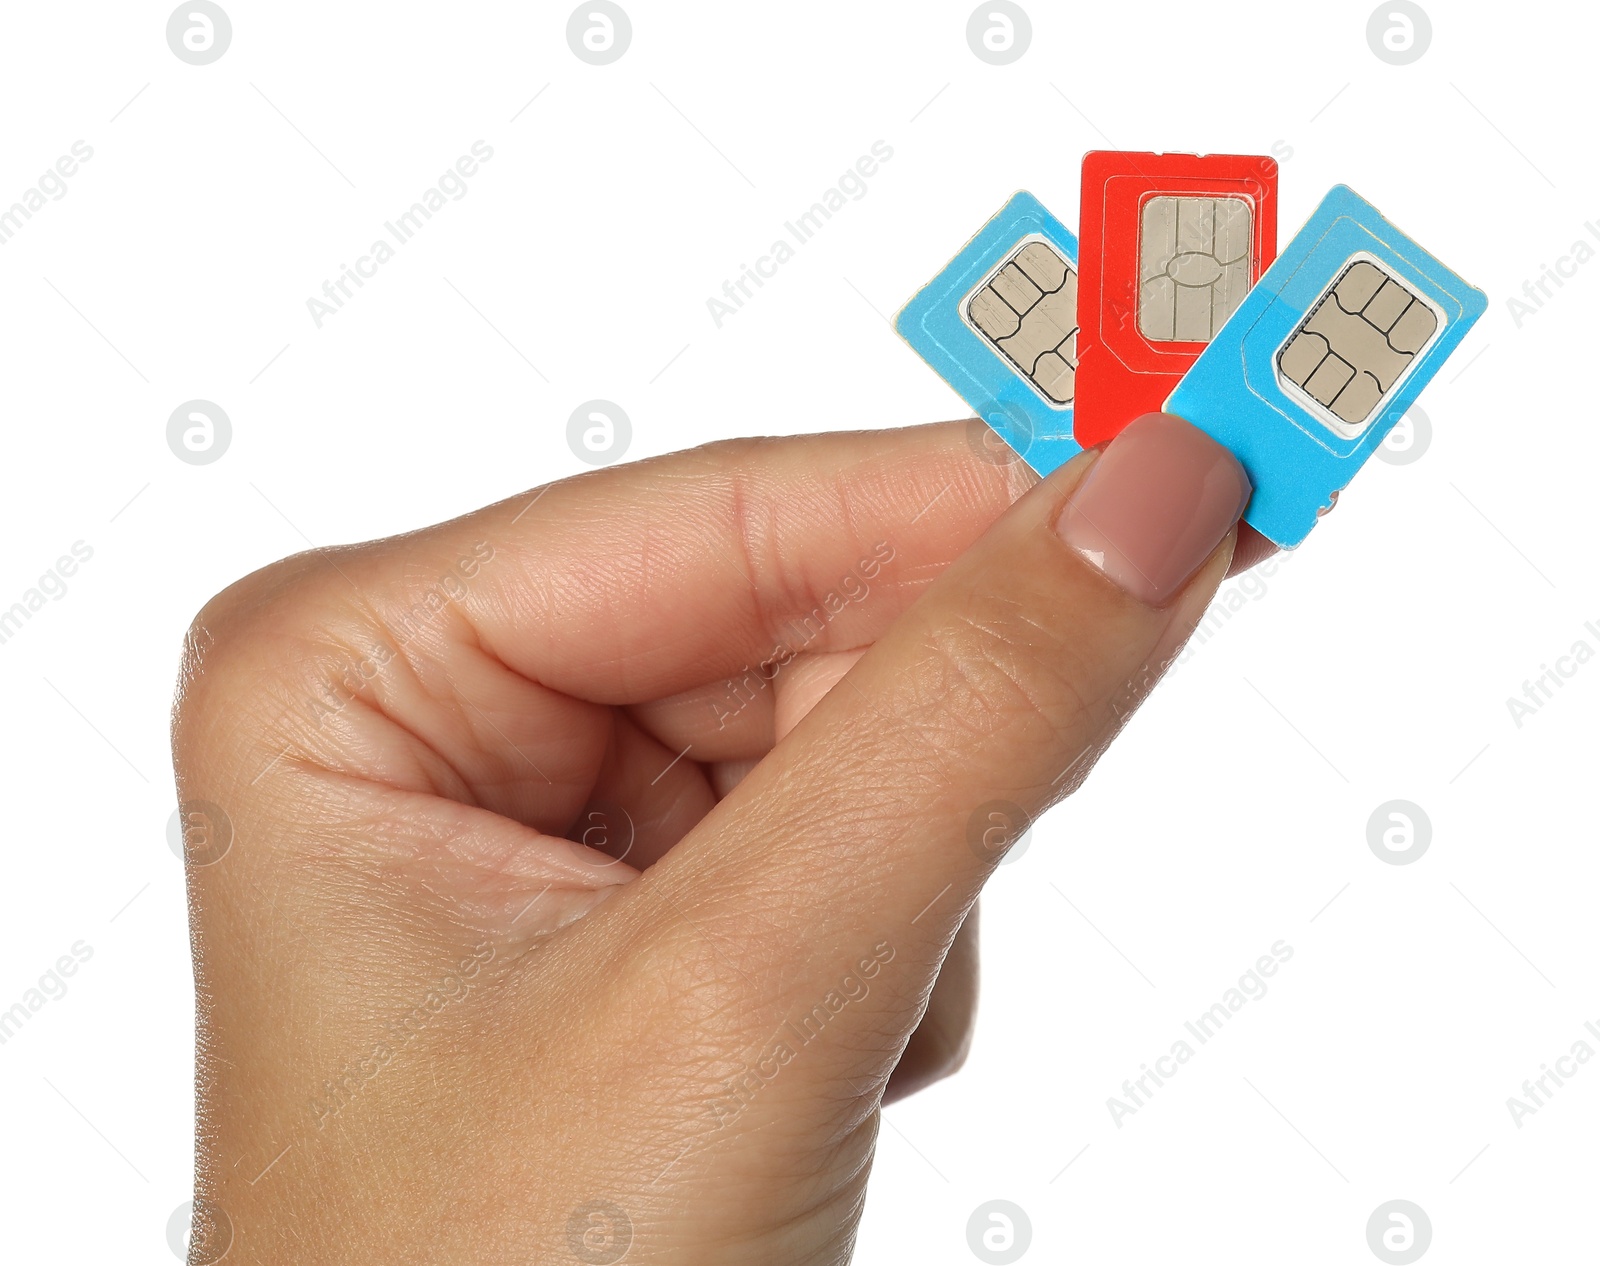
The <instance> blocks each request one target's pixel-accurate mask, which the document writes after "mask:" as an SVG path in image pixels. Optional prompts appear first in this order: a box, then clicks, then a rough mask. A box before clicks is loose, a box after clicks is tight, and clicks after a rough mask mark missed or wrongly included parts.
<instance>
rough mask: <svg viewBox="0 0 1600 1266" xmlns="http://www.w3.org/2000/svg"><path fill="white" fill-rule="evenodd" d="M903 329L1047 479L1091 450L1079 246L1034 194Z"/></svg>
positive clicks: (914, 308)
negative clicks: (1077, 391) (1079, 436)
mask: <svg viewBox="0 0 1600 1266" xmlns="http://www.w3.org/2000/svg"><path fill="white" fill-rule="evenodd" d="M894 327H895V329H896V330H898V331H899V332H900V336H901V337H902V338H903V339H905V341H906V342H907V343H909V344H911V346H912V348H913V349H914V350H915V351H916V352H917V354H918V355H920V356H921V357H922V358H923V360H925V361H927V362H928V364H930V365H932V366H933V368H934V369H935V370H937V371H938V374H939V376H940V377H941V378H943V379H944V380H945V381H946V382H947V383H949V384H950V385H951V386H952V387H953V388H955V390H956V393H957V394H958V395H960V397H961V398H962V399H963V400H965V401H966V402H967V403H968V404H969V405H971V406H972V408H973V409H974V410H975V411H976V412H977V414H978V416H979V417H980V418H982V419H983V420H984V421H985V422H987V423H988V424H989V425H990V426H992V427H993V428H994V429H995V430H996V431H998V432H999V434H1000V437H1001V438H1002V439H1004V440H1005V442H1006V443H1007V444H1009V445H1010V446H1011V447H1012V448H1013V449H1015V450H1016V452H1017V453H1018V454H1019V455H1021V457H1022V458H1023V459H1024V460H1025V461H1026V462H1027V463H1028V465H1030V466H1032V467H1033V468H1034V470H1036V471H1038V472H1039V473H1040V474H1041V475H1046V474H1049V473H1050V472H1051V471H1052V470H1054V469H1055V468H1056V467H1057V466H1060V465H1061V464H1062V463H1064V462H1066V461H1067V460H1068V459H1069V458H1071V457H1073V456H1074V455H1076V454H1077V453H1078V452H1080V451H1081V449H1080V448H1079V446H1078V443H1077V441H1076V440H1074V439H1073V436H1072V399H1073V395H1074V383H1075V380H1076V376H1077V368H1078V356H1077V336H1078V239H1077V238H1075V237H1074V236H1073V235H1072V234H1071V233H1070V232H1069V231H1068V230H1067V228H1066V226H1065V225H1063V224H1062V223H1061V221H1060V220H1058V219H1056V218H1055V216H1053V215H1051V214H1050V212H1049V211H1047V210H1045V208H1044V206H1043V205H1042V204H1041V203H1040V202H1039V200H1038V199H1037V198H1035V197H1034V196H1033V195H1032V194H1031V193H1026V192H1023V193H1018V194H1016V195H1015V196H1013V197H1012V199H1011V201H1010V202H1008V203H1006V205H1005V206H1004V207H1003V208H1002V209H1001V211H1000V213H999V214H998V215H996V216H995V217H994V218H993V219H992V220H990V221H989V222H988V223H987V224H985V225H984V226H983V228H981V229H980V230H979V231H978V234H977V236H976V237H974V238H973V239H972V240H971V241H970V242H968V243H967V244H966V246H964V247H962V249H961V252H960V253H959V254H958V255H957V256H956V257H955V258H954V259H952V260H951V261H950V262H949V263H948V264H947V265H945V268H944V270H943V271H942V272H941V273H940V274H939V275H938V276H937V277H935V278H934V279H933V280H932V281H930V282H929V283H928V284H927V285H926V286H924V287H923V288H922V289H921V290H919V291H917V293H916V294H915V295H914V296H912V298H911V300H910V302H908V303H907V304H906V306H905V307H904V308H902V309H901V310H900V314H899V316H897V317H896V318H895V323H894Z"/></svg>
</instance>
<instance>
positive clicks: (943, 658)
mask: <svg viewBox="0 0 1600 1266" xmlns="http://www.w3.org/2000/svg"><path fill="white" fill-rule="evenodd" d="M923 671H924V674H925V678H926V680H925V682H924V685H923V688H922V690H921V691H920V692H919V694H920V696H921V698H922V702H923V707H924V709H925V710H926V711H927V712H928V713H931V714H934V715H938V716H943V717H945V718H947V719H948V721H949V722H951V723H953V724H955V725H957V726H959V727H960V728H961V729H962V730H964V731H966V732H968V733H970V734H971V735H972V736H973V737H975V738H978V739H989V738H994V737H996V736H997V735H999V734H1002V733H1004V734H1008V735H1012V736H1013V737H1016V738H1017V739H1019V740H1021V741H1025V742H1027V741H1034V742H1042V743H1048V742H1051V741H1052V740H1054V739H1055V738H1056V737H1057V736H1058V735H1059V734H1060V732H1061V731H1062V730H1063V729H1064V728H1066V727H1068V726H1071V725H1073V724H1075V723H1077V722H1078V721H1080V720H1082V719H1083V718H1085V717H1086V716H1087V714H1088V713H1089V712H1090V710H1091V696H1092V693H1093V689H1094V688H1093V684H1092V683H1094V681H1095V679H1096V675H1097V670H1096V667H1095V665H1094V664H1092V663H1091V662H1089V661H1087V660H1086V659H1085V658H1084V657H1083V656H1082V655H1081V654H1079V653H1075V652H1074V651H1073V650H1072V648H1071V647H1070V646H1068V645H1066V644H1065V643H1064V642H1063V640H1062V639H1061V638H1060V637H1059V636H1058V635H1056V634H1055V633H1054V632H1053V631H1052V630H1050V629H1049V628H1047V627H1045V626H1044V625H1043V624H1042V623H1041V622H1040V621H1039V620H1038V619H1037V618H1036V617H1035V616H1033V615H1032V614H1031V613H1030V612H1029V611H1027V610H1026V609H1024V608H1023V607H1022V606H1021V605H1020V604H1018V603H1016V602H1012V601H1009V600H1006V599H1004V598H998V597H989V598H981V599H975V600H973V601H971V602H969V603H968V604H967V605H966V606H965V607H964V608H963V609H962V610H961V611H960V612H958V613H955V614H954V615H952V616H951V617H950V618H949V619H947V620H945V621H944V622H942V623H941V624H940V625H939V626H938V627H937V628H935V629H934V630H933V631H932V632H931V633H930V634H929V636H928V639H927V654H926V655H925V656H924V657H923Z"/></svg>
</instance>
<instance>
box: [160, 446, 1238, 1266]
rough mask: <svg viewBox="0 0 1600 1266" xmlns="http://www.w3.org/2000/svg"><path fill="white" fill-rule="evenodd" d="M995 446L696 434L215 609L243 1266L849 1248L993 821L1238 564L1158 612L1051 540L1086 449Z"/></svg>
mask: <svg viewBox="0 0 1600 1266" xmlns="http://www.w3.org/2000/svg"><path fill="white" fill-rule="evenodd" d="M975 428H976V424H975V423H945V424H940V425H937V426H931V427H918V428H912V429H908V430H901V431H884V432H873V433H860V434H839V435H824V436H808V437H801V438H795V439H781V440H750V441H737V442H732V443H722V444H715V445H711V446H709V447H706V448H702V449H697V450H694V451H691V452H686V453H679V454H674V455H672V456H668V457H665V458H660V459H657V460H653V461H647V462H641V463H636V464H630V465H626V466H620V467H615V468H612V469H608V470H604V471H600V472H597V473H593V474H587V475H584V476H581V477H579V478H575V479H569V480H564V481H562V482H560V483H556V484H551V485H549V486H547V487H546V488H544V489H543V490H536V491H535V492H530V493H528V494H524V495H522V496H519V497H516V498H513V499H512V500H509V501H506V502H503V503H501V504H499V505H495V506H490V507H487V508H486V509H483V510H480V511H478V512H476V513H474V514H470V515H467V516H465V517H463V518H461V519H457V520H454V521H452V522H449V523H445V524H441V525H439V526H436V527H432V528H428V529H425V530H423V531H420V532H415V533H411V534H408V535H405V536H401V537H396V538H392V539H389V540H383V541H377V542H373V543H370V544H365V545H359V546H353V547H347V548H341V549H330V550H320V551H315V552H313V553H310V554H303V555H299V556H297V557H294V558H290V559H286V560H284V561H283V562H280V563H276V564H274V565H272V566H270V567H267V568H265V569H264V570H262V571H260V572H257V573H255V574H254V575H252V576H249V577H247V578H246V579H244V580H242V581H240V582H238V583H237V584H235V585H233V586H232V587H230V588H229V589H227V590H226V591H225V592H223V593H222V594H220V595H218V596H217V597H216V598H214V599H213V600H212V601H211V602H210V603H208V604H207V606H206V607H205V609H204V610H202V611H201V612H200V614H199V615H198V616H197V617H196V619H195V622H194V625H193V628H192V630H191V633H190V636H189V639H188V642H187V645H186V649H185V656H184V662H183V668H182V673H181V679H180V686H179V692H178V700H177V705H176V709H175V714H174V725H173V746H174V754H175V761H176V768H177V775H178V784H179V792H180V799H181V800H183V801H185V802H193V801H205V802H209V803H210V804H211V805H213V806H215V807H216V808H215V810H213V811H211V812H212V813H213V816H222V817H225V820H226V823H227V826H228V827H229V828H230V830H231V835H230V836H229V838H230V839H231V843H230V844H229V847H228V848H227V851H226V853H225V855H223V856H222V857H221V858H220V859H211V858H210V856H209V855H208V854H207V855H202V854H191V856H190V859H189V860H190V866H189V890H190V900H191V910H192V940H193V947H194V958H195V976H196V986H197V993H198V1000H199V1070H198V1085H199V1090H198V1094H199V1111H198V1123H199V1124H198V1137H197V1167H198V1188H197V1192H198V1195H199V1197H200V1200H199V1204H200V1205H201V1207H202V1210H205V1209H215V1210H220V1211H221V1215H223V1216H225V1218H226V1222H227V1224H228V1225H230V1226H231V1234H232V1247H231V1249H230V1250H229V1255H228V1260H229V1261H230V1262H239V1263H252V1262H274V1263H281V1262H285V1261H295V1262H298V1263H304V1264H309V1266H317V1264H319V1263H334V1262H340V1263H343V1262H351V1261H417V1262H435V1263H474V1264H477V1263H493V1264H499V1263H507V1264H509V1263H517V1264H518V1266H524V1264H525V1263H528V1262H546V1261H548V1262H561V1263H566V1262H574V1261H584V1260H591V1261H613V1260H617V1259H618V1257H619V1256H620V1250H621V1249H622V1248H623V1247H624V1246H626V1247H627V1257H626V1260H627V1262H628V1263H632V1264H638V1263H652V1264H653V1263H678V1262H683V1263H695V1266H716V1264H718V1263H734V1262H738V1263H748V1262H753V1261H761V1262H779V1263H837V1262H843V1261H846V1260H848V1258H849V1255H850V1251H851V1247H852V1242H853V1238H854V1234H855V1228H856V1224H857V1221H858V1219H859V1216H860V1212H861V1208H862V1201H863V1198H864V1195H865V1190H866V1184H867V1177H868V1173H869V1170H870V1165H871V1160H872V1155H873V1148H874V1144H875V1141H876V1138H877V1132H878V1125H879V1110H880V1106H881V1104H882V1103H883V1102H885V1101H887V1100H889V1099H892V1098H894V1097H895V1096H897V1095H899V1094H903V1093H908V1092H910V1091H912V1090H915V1089H918V1088H920V1087H922V1086H925V1085H927V1084H929V1083H931V1082H932V1081H935V1080H937V1079H938V1078H940V1077H942V1076H946V1075H948V1074H949V1073H951V1072H952V1071H954V1070H955V1069H956V1068H957V1067H958V1066H959V1065H960V1063H961V1061H962V1059H963V1057H964V1055H965V1053H966V1050H967V1046H968V1044H969V1041H970V1037H971V1031H972V1023H973V1015H974V1008H975V1005H976V982H977V947H976V937H975V924H976V920H975V917H974V915H973V910H974V903H975V902H976V900H977V897H978V893H979V890H980V888H981V887H982V885H983V882H984V880H985V879H986V878H987V876H988V875H989V873H990V872H991V871H992V869H993V867H994V866H995V865H996V864H997V862H998V860H999V853H998V852H996V851H994V850H992V849H987V848H984V847H979V846H976V845H974V844H973V843H972V842H970V840H971V838H972V835H971V823H972V820H973V815H974V810H975V809H977V807H978V806H980V805H985V804H987V803H989V802H992V801H996V800H1003V801H1008V802H1012V803H1014V804H1016V805H1018V806H1020V807H1021V809H1022V810H1023V811H1024V812H1025V813H1026V814H1028V815H1030V816H1031V815H1036V814H1037V813H1038V812H1040V811H1042V810H1043V809H1044V808H1045V807H1047V806H1048V805H1049V804H1051V803H1052V802H1054V801H1056V800H1058V799H1060V798H1061V797H1062V796H1064V795H1066V794H1068V793H1069V792H1070V791H1071V790H1072V789H1073V788H1075V787H1076V786H1077V785H1078V783H1079V782H1081V781H1082V779H1083V777H1084V776H1085V775H1086V774H1087V772H1088V770H1089V768H1090V766H1092V764H1093V762H1094V759H1095V758H1096V757H1097V756H1098V754H1099V753H1100V752H1101V751H1102V750H1103V749H1104V748H1105V746H1106V745H1107V744H1108V743H1109V742H1110V741H1111V739H1112V738H1113V737H1114V735H1115V733H1116V730H1117V729H1118V728H1119V727H1120V725H1121V724H1122V723H1123V721H1124V720H1125V718H1126V714H1127V712H1128V710H1129V705H1130V703H1136V702H1137V701H1138V700H1139V699H1140V698H1142V697H1143V694H1144V692H1145V691H1146V690H1147V689H1148V687H1149V685H1150V684H1151V682H1152V681H1153V680H1154V677H1155V676H1156V675H1158V672H1159V669H1160V668H1162V667H1164V666H1165V664H1166V663H1168V662H1170V660H1171V658H1172V657H1173V656H1174V655H1175V654H1176V652H1177V651H1178V649H1179V648H1180V646H1181V644H1182V642H1183V641H1184V639H1185V638H1186V637H1187V636H1188V634H1189V632H1190V631H1191V630H1192V628H1193V626H1194V623H1195V622H1196V620H1197V619H1198V617H1199V616H1200V615H1201V614H1202V612H1203V610H1204V608H1205V605H1206V603H1207V602H1208V601H1209V599H1210V597H1211V595H1212V593H1213V592H1214V590H1215V588H1216V586H1217V584H1218V583H1219V582H1220V581H1221V580H1222V578H1223V576H1224V575H1225V573H1227V571H1228V569H1229V565H1230V562H1231V561H1233V560H1234V559H1235V557H1236V551H1235V534H1234V533H1231V532H1230V533H1229V535H1228V536H1227V537H1226V538H1225V539H1224V540H1223V542H1222V544H1221V545H1219V546H1218V548H1217V549H1216V551H1215V552H1214V553H1213V554H1212V555H1211V557H1210V558H1209V560H1208V561H1207V562H1206V563H1204V564H1203V565H1202V567H1201V568H1200V570H1199V572H1198V573H1197V574H1196V575H1195V576H1194V577H1193V578H1192V580H1191V581H1190V582H1189V583H1188V585H1187V586H1186V587H1185V588H1183V589H1182V590H1181V591H1180V592H1179V593H1178V595H1177V596H1176V597H1175V598H1174V599H1173V600H1172V601H1170V602H1169V603H1167V604H1166V605H1165V606H1164V607H1163V608H1161V609H1159V610H1158V609H1152V608H1150V607H1147V606H1144V605H1142V604H1140V603H1138V602H1136V601H1134V600H1133V599H1131V598H1130V597H1128V596H1127V595H1126V594H1124V593H1123V592H1122V591H1120V590H1118V589H1117V588H1115V587H1114V586H1113V585H1111V584H1110V583H1109V582H1108V581H1107V580H1106V579H1105V577H1104V576H1102V575H1101V574H1100V573H1099V572H1097V571H1095V570H1094V569H1093V568H1092V567H1090V566H1089V565H1087V564H1086V563H1085V562H1084V561H1083V560H1082V559H1081V558H1080V557H1079V556H1078V555H1077V554H1075V553H1073V552H1072V551H1071V550H1069V549H1067V548H1066V547H1065V546H1064V545H1063V544H1062V542H1061V541H1060V540H1059V538H1058V537H1057V536H1056V535H1055V534H1054V532H1053V531H1052V530H1051V526H1052V524H1053V523H1054V520H1055V517H1056V515H1057V513H1058V512H1059V509H1060V506H1061V504H1062V502H1063V501H1064V500H1065V499H1066V497H1067V496H1068V495H1069V494H1070V492H1071V490H1072V488H1073V487H1074V486H1075V485H1076V484H1077V482H1078V481H1079V480H1080V479H1081V478H1082V477H1083V475H1084V473H1085V471H1086V470H1087V469H1088V468H1089V466H1090V465H1091V464H1092V463H1093V462H1094V461H1095V460H1096V454H1094V453H1087V454H1084V455H1082V456H1081V457H1079V458H1077V459H1075V460H1074V461H1073V462H1072V463H1069V465H1068V466H1066V467H1064V468H1062V469H1061V470H1059V471H1057V472H1055V473H1054V474H1053V475H1052V476H1050V477H1049V478H1047V479H1045V480H1043V481H1035V480H1034V479H1033V477H1032V476H1031V475H1030V474H1029V473H1028V472H1027V470H1026V468H1025V467H1024V466H1023V465H1022V464H1021V463H1020V462H1012V463H1006V462H1003V461H997V460H995V459H994V458H993V456H992V455H991V456H987V457H986V456H985V455H984V454H983V453H982V452H981V451H980V450H981V445H978V444H976V443H974V442H973V441H974V436H975V435H976V434H977V433H978V432H977V431H976V430H975ZM1029 485H1036V486H1032V487H1031V488H1030V487H1029ZM1013 503H1015V504H1013ZM1266 549H1267V547H1266V546H1265V545H1264V544H1263V543H1261V542H1260V540H1259V538H1254V537H1253V536H1252V537H1250V538H1248V539H1245V540H1243V541H1242V542H1241V544H1240V548H1239V550H1238V552H1237V561H1238V564H1239V565H1245V564H1248V563H1251V562H1254V561H1257V560H1258V559H1259V557H1260V556H1262V554H1264V553H1265V552H1266ZM830 593H831V594H833V595H835V597H834V598H833V599H832V600H831V601H832V603H833V604H834V605H836V606H837V607H838V610H837V612H836V613H835V612H833V611H832V609H831V607H830V606H829V603H830V599H829V597H828V595H829V594H830ZM819 608H822V609H823V610H825V611H828V612H829V618H826V619H816V618H815V617H813V620H812V623H811V625H810V626H803V625H800V624H798V623H797V622H799V621H803V620H805V619H806V618H807V616H808V615H811V613H813V612H816V611H817V610H818V609H819ZM408 613H410V614H409V615H408ZM732 681H742V682H743V683H745V684H744V685H743V686H742V687H741V688H740V689H738V690H735V689H733V688H732V687H731V686H730V682H732ZM1129 683H1133V686H1132V693H1131V696H1130V687H1129ZM980 833H981V825H980ZM214 838H215V837H214ZM576 840H586V841H587V844H588V845H593V846H594V847H586V846H585V845H584V844H581V843H575V842H573V841H576ZM201 863H208V864H201ZM807 1017H810V1019H809V1021H808V1020H807ZM802 1024H809V1029H805V1030H802V1029H800V1028H797V1027H793V1026H798V1025H802ZM806 1033H809V1039H808V1040H806V1039H805V1034H806ZM597 1206H598V1207H597ZM618 1210H620V1211H621V1212H622V1213H623V1214H625V1216H626V1223H625V1224H624V1223H623V1221H622V1220H621V1219H620V1218H619V1217H618V1213H617V1211H618ZM218 1220H219V1218H218V1217H216V1216H215V1215H213V1216H212V1218H211V1221H212V1223H213V1224H215V1223H216V1222H217V1221H218ZM213 1243H215V1241H214V1240H213ZM608 1246H610V1247H609V1248H608ZM207 1251H208V1250H206V1249H205V1248H204V1247H203V1246H202V1245H200V1244H197V1245H196V1248H195V1250H194V1260H209V1259H207V1258H206V1257H205V1253H206V1252H207ZM608 1252H609V1253H611V1254H612V1255H611V1256H607V1253H608ZM584 1253H587V1254H588V1257H587V1258H585V1256H583V1255H582V1254H584Z"/></svg>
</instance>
